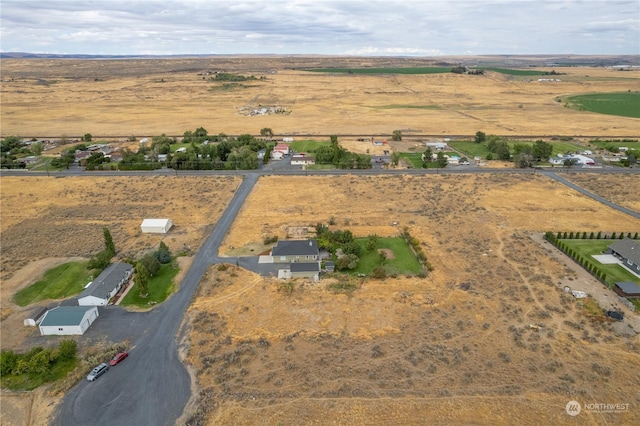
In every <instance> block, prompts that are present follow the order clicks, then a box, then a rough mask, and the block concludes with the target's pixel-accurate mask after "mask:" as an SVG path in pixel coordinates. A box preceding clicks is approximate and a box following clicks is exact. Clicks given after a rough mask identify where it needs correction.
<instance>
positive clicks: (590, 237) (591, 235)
mask: <svg viewBox="0 0 640 426" xmlns="http://www.w3.org/2000/svg"><path fill="white" fill-rule="evenodd" d="M589 239H590V240H593V232H591V234H589Z"/></svg>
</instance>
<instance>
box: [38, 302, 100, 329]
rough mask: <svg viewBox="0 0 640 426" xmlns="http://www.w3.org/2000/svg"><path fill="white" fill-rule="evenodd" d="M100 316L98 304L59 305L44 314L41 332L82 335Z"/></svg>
mask: <svg viewBox="0 0 640 426" xmlns="http://www.w3.org/2000/svg"><path fill="white" fill-rule="evenodd" d="M98 316H99V313H98V307H97V306H58V307H57V308H53V309H51V310H49V311H47V313H46V314H44V318H42V321H41V322H40V334H41V335H43V336H52V335H59V336H67V335H82V334H84V332H85V331H87V329H88V328H89V327H90V326H91V324H93V322H94V321H95V320H96V318H98Z"/></svg>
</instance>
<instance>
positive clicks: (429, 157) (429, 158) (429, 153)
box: [422, 146, 433, 163]
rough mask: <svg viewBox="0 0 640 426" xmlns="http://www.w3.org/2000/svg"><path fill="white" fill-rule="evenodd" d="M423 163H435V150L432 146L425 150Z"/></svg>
mask: <svg viewBox="0 0 640 426" xmlns="http://www.w3.org/2000/svg"><path fill="white" fill-rule="evenodd" d="M422 162H423V163H432V162H433V150H432V149H431V147H430V146H428V147H427V149H425V150H424V153H423V154H422Z"/></svg>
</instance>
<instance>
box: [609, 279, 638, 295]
mask: <svg viewBox="0 0 640 426" xmlns="http://www.w3.org/2000/svg"><path fill="white" fill-rule="evenodd" d="M615 284H616V285H615V287H613V291H615V292H616V294H617V295H618V296H621V297H626V298H627V299H638V298H640V286H639V285H638V284H636V283H634V282H630V281H621V282H617V283H615Z"/></svg>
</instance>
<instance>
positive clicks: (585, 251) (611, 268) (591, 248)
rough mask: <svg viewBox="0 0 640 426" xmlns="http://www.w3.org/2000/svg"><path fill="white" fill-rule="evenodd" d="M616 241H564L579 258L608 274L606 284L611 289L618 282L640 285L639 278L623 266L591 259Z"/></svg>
mask: <svg viewBox="0 0 640 426" xmlns="http://www.w3.org/2000/svg"><path fill="white" fill-rule="evenodd" d="M615 241H616V240H569V239H566V240H565V239H563V240H562V242H563V243H565V244H566V245H567V247H569V248H571V249H573V250H574V251H575V252H576V253H578V255H579V256H582V257H583V258H584V259H585V261H586V262H587V263H589V264H592V265H594V266H595V267H597V268H598V269H600V270H601V271H602V272H603V273H604V274H606V282H607V284H608V285H609V287H613V285H614V284H615V282H617V281H631V282H635V283H638V284H640V280H638V277H636V276H635V275H633V274H632V273H631V272H629V271H627V270H626V269H624V268H623V267H622V266H620V265H618V264H612V265H603V264H602V263H600V262H598V261H597V260H595V259H594V258H593V257H591V256H592V255H594V254H596V255H597V254H602V253H603V252H605V251H606V250H607V247H608V246H610V245H611V244H613V243H614V242H615Z"/></svg>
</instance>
